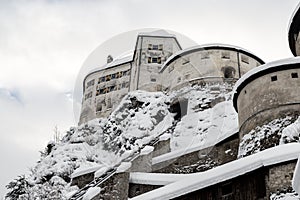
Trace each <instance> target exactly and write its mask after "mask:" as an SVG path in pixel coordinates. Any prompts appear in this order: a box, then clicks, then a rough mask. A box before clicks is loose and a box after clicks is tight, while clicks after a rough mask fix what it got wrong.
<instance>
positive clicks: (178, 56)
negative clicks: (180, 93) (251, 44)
mask: <svg viewBox="0 0 300 200" xmlns="http://www.w3.org/2000/svg"><path fill="white" fill-rule="evenodd" d="M262 64H264V61H263V60H262V59H260V58H259V57H257V56H255V55H254V54H253V53H251V52H249V51H248V50H245V49H243V48H241V47H237V46H232V45H228V44H207V45H198V46H194V47H191V48H187V49H184V50H181V51H179V52H177V53H175V54H173V55H172V56H171V57H170V58H169V59H168V60H167V61H166V62H165V63H164V65H163V66H162V69H161V70H160V74H161V76H162V77H164V78H162V86H163V88H164V90H166V91H168V90H176V89H179V88H181V87H184V86H185V85H186V84H205V83H214V82H224V81H229V82H235V81H236V80H238V79H239V78H240V77H241V76H242V75H243V74H245V73H246V72H248V71H249V70H251V69H253V68H255V67H257V66H260V65H262Z"/></svg>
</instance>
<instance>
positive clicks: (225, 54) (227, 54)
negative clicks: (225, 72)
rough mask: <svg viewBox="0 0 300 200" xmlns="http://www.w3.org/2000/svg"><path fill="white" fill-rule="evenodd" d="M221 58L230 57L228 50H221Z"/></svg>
mask: <svg viewBox="0 0 300 200" xmlns="http://www.w3.org/2000/svg"><path fill="white" fill-rule="evenodd" d="M221 58H223V59H230V53H229V52H222V56H221Z"/></svg>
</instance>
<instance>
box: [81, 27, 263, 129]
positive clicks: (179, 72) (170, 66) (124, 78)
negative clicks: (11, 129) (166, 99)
mask: <svg viewBox="0 0 300 200" xmlns="http://www.w3.org/2000/svg"><path fill="white" fill-rule="evenodd" d="M262 64H264V61H263V60H261V59H260V58H259V57H257V56H255V55H254V54H252V53H251V52H249V51H247V50H245V49H242V48H240V47H235V46H232V45H224V44H211V45H202V46H195V47H192V48H188V49H185V50H182V49H181V46H180V44H179V42H178V41H177V39H176V37H175V36H174V35H172V34H169V33H167V32H166V31H163V30H159V31H155V32H150V33H140V34H138V36H137V41H136V45H135V48H134V51H133V52H132V53H129V54H127V55H125V56H122V57H118V58H116V59H115V60H113V58H112V57H111V56H108V59H107V64H106V65H105V66H103V67H101V68H98V69H95V70H93V71H91V72H90V73H89V74H88V75H87V76H86V77H85V79H84V81H83V99H82V108H81V115H80V119H79V124H82V123H84V122H87V121H89V120H91V119H94V118H99V117H107V116H108V115H109V114H110V113H111V112H112V111H113V110H114V109H115V108H116V106H117V105H118V104H119V103H120V101H121V99H122V98H123V97H124V96H125V95H126V94H127V93H128V92H130V91H134V90H146V91H150V92H154V91H170V90H175V89H180V88H182V87H184V86H186V85H187V84H204V83H207V82H223V81H230V82H235V81H236V80H237V79H239V78H240V77H241V76H242V75H243V74H245V73H246V72H247V71H249V70H250V69H252V68H255V67H257V66H259V65H262Z"/></svg>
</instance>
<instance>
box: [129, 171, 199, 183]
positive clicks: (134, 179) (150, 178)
mask: <svg viewBox="0 0 300 200" xmlns="http://www.w3.org/2000/svg"><path fill="white" fill-rule="evenodd" d="M193 175H194V174H164V173H143V172H132V173H130V178H129V182H130V183H135V184H145V185H168V184H170V183H174V182H176V181H179V180H181V179H183V178H186V177H190V176H193Z"/></svg>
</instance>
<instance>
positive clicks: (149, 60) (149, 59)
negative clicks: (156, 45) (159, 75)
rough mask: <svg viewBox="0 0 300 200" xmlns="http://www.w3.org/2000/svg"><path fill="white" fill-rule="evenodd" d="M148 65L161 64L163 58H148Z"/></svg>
mask: <svg viewBox="0 0 300 200" xmlns="http://www.w3.org/2000/svg"><path fill="white" fill-rule="evenodd" d="M148 63H158V64H161V57H148Z"/></svg>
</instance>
